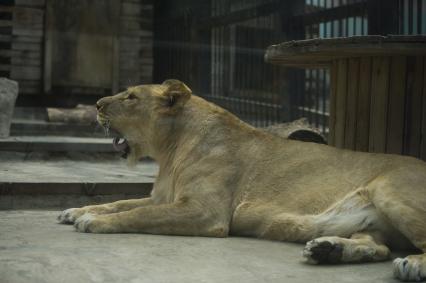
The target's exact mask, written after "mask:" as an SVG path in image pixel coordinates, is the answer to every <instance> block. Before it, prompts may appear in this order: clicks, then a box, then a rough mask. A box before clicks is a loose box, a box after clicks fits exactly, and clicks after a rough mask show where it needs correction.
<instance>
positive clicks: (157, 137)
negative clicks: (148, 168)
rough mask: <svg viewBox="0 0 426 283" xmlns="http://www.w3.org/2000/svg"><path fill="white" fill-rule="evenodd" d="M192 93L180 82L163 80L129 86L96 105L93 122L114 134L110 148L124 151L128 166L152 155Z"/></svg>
mask: <svg viewBox="0 0 426 283" xmlns="http://www.w3.org/2000/svg"><path fill="white" fill-rule="evenodd" d="M191 94H192V91H191V90H190V89H189V88H188V87H187V86H186V85H185V84H184V83H183V82H181V81H178V80H166V81H165V82H163V83H162V84H161V85H140V86H135V87H129V88H128V89H127V90H126V91H124V92H121V93H118V94H116V95H114V96H108V97H104V98H102V99H100V100H99V101H98V102H97V103H96V107H97V109H98V114H97V120H98V122H99V123H100V124H101V125H102V126H104V127H105V128H106V129H107V130H109V129H112V130H114V132H116V133H117V135H118V136H117V137H115V138H114V141H113V144H114V147H115V148H116V149H117V150H119V151H123V152H125V155H126V157H127V156H128V160H129V162H130V163H134V162H136V161H137V160H138V159H139V158H141V157H144V156H152V157H153V156H155V154H156V153H155V151H156V150H158V149H157V148H153V146H152V145H156V144H161V142H162V139H164V138H165V135H164V133H169V132H170V131H171V127H173V120H174V118H175V117H176V115H179V113H180V112H181V110H182V108H183V106H184V105H185V103H186V102H187V101H188V100H189V99H190V98H191Z"/></svg>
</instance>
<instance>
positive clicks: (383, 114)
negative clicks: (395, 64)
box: [369, 56, 390, 153]
mask: <svg viewBox="0 0 426 283" xmlns="http://www.w3.org/2000/svg"><path fill="white" fill-rule="evenodd" d="M389 67H390V57H384V56H383V57H374V58H373V66H372V78H371V81H372V83H371V108H370V140H369V151H371V152H380V153H383V152H385V151H386V128H387V127H386V124H387V117H388V113H387V105H388V95H389Z"/></svg>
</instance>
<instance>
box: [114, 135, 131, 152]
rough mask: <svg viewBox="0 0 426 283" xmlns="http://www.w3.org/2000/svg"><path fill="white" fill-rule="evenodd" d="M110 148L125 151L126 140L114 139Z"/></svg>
mask: <svg viewBox="0 0 426 283" xmlns="http://www.w3.org/2000/svg"><path fill="white" fill-rule="evenodd" d="M112 146H113V147H114V149H115V150H116V151H125V150H126V148H127V147H128V144H127V140H126V139H121V138H114V139H113V140H112Z"/></svg>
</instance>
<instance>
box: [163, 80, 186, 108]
mask: <svg viewBox="0 0 426 283" xmlns="http://www.w3.org/2000/svg"><path fill="white" fill-rule="evenodd" d="M163 86H166V87H167V88H166V90H165V91H164V93H163V95H162V97H163V98H164V100H165V104H166V105H167V107H169V108H177V107H179V106H182V105H184V104H185V103H186V102H187V101H188V99H189V98H190V97H191V94H192V90H191V89H190V88H189V87H188V86H186V85H185V84H184V83H183V82H181V81H179V80H166V81H164V82H163Z"/></svg>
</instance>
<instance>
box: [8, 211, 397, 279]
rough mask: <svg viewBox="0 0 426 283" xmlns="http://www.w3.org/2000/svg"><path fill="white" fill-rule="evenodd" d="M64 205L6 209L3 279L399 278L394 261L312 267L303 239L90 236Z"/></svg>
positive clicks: (126, 235)
mask: <svg viewBox="0 0 426 283" xmlns="http://www.w3.org/2000/svg"><path fill="white" fill-rule="evenodd" d="M58 213H59V212H58V211H19V210H10V211H0V282H1V283H9V282H11V283H24V282H31V283H37V282H43V283H44V282H47V283H48V282H55V283H57V282H73V283H74V282H106V283H107V282H114V283H116V282H126V283H130V282H167V283H169V282H185V283H187V282H232V283H234V282H286V283H293V282H294V283H296V282H300V283H301V282H303V283H305V282H315V283H329V282H339V283H340V282H342V283H343V282H356V283H362V282H369V283H370V282H375V283H380V282H383V283H385V282H386V283H389V282H397V281H395V280H394V279H393V278H392V268H391V262H385V263H375V264H357V265H338V266H311V265H307V264H305V263H303V262H302V260H301V255H300V254H301V250H302V247H303V246H302V245H298V244H289V243H280V242H271V241H264V240H257V239H249V238H232V237H231V238H226V239H216V238H201V237H173V236H159V235H142V234H139V235H138V234H103V235H102V234H84V233H83V234H82V233H77V232H75V231H74V228H73V227H72V226H69V225H60V224H56V216H57V215H58Z"/></svg>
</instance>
